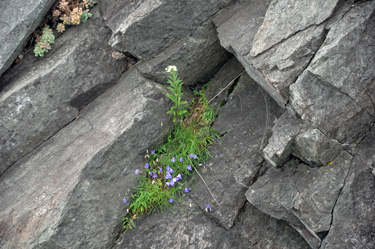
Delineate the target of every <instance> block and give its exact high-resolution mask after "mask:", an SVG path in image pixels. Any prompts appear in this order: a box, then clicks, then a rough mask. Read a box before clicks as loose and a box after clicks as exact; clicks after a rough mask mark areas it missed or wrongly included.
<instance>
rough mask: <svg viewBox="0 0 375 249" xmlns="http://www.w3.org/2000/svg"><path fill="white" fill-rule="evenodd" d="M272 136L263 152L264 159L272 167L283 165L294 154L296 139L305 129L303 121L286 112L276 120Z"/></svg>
mask: <svg viewBox="0 0 375 249" xmlns="http://www.w3.org/2000/svg"><path fill="white" fill-rule="evenodd" d="M274 122H275V126H274V127H273V128H272V136H271V138H270V140H269V142H268V144H267V146H266V148H264V150H263V156H264V159H266V160H267V161H268V162H269V163H270V164H271V165H272V166H274V167H276V166H279V165H281V164H282V163H283V162H284V161H285V160H286V159H287V158H288V157H289V155H290V154H291V153H292V150H293V145H294V140H295V137H296V136H297V135H298V134H299V132H300V131H301V129H302V127H303V123H302V122H301V120H299V119H297V118H296V117H294V116H293V115H291V114H289V113H288V112H285V113H284V114H283V115H282V116H281V117H280V118H279V119H275V121H274Z"/></svg>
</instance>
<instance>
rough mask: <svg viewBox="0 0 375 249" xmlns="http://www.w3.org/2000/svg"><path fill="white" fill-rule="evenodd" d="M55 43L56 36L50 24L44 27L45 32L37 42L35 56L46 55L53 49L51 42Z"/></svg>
mask: <svg viewBox="0 0 375 249" xmlns="http://www.w3.org/2000/svg"><path fill="white" fill-rule="evenodd" d="M53 43H55V36H54V35H53V32H52V29H50V28H49V26H48V25H47V26H45V27H44V28H43V34H42V36H40V37H39V38H38V39H37V41H36V44H35V48H34V53H35V56H41V57H42V56H44V53H47V52H48V50H49V49H51V44H53Z"/></svg>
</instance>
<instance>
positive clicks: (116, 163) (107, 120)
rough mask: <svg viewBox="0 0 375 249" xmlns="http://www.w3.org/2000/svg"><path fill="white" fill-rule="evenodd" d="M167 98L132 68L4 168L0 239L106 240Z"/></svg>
mask: <svg viewBox="0 0 375 249" xmlns="http://www.w3.org/2000/svg"><path fill="white" fill-rule="evenodd" d="M170 104H171V103H170V101H169V99H168V98H167V97H166V91H165V90H164V89H162V88H161V87H160V86H158V85H155V84H154V83H152V82H150V81H147V80H145V79H144V78H143V77H141V76H140V75H139V73H138V72H137V71H136V70H132V71H130V72H128V73H126V74H125V75H123V77H122V78H121V79H120V80H119V83H118V84H117V85H116V86H115V87H113V88H111V89H110V90H108V91H107V92H106V93H104V94H102V95H101V96H100V97H98V98H97V99H95V101H93V102H91V103H90V104H89V105H88V106H86V107H85V108H84V109H83V110H82V112H81V118H79V119H77V120H76V121H74V122H72V123H70V124H69V125H68V126H66V127H64V128H63V129H62V130H60V131H59V132H58V133H57V134H55V135H54V136H53V137H52V138H50V139H49V140H48V142H46V143H44V144H43V145H42V146H40V147H39V148H38V149H37V150H36V151H34V152H33V153H31V154H29V155H28V156H27V157H25V158H23V159H22V160H20V161H18V162H17V163H16V164H15V165H13V166H12V167H11V168H10V169H9V170H7V171H6V172H5V173H4V174H3V175H2V176H1V178H0V179H1V181H0V189H1V190H2V191H1V192H0V210H1V211H0V231H1V235H2V240H1V241H0V247H1V248H109V247H110V246H111V245H112V243H113V242H114V241H115V239H116V234H117V232H118V226H119V223H120V222H121V218H122V215H123V214H124V213H125V212H126V208H127V204H123V203H122V199H123V198H124V196H122V194H124V195H126V194H128V193H129V191H130V189H132V187H133V186H134V185H135V184H136V182H137V180H136V175H135V174H134V170H135V169H137V168H138V167H139V166H140V165H143V164H144V158H143V155H142V154H143V153H144V151H145V150H146V149H147V148H148V147H149V146H155V145H157V144H158V143H160V142H161V141H162V139H164V137H165V136H166V134H167V133H168V126H169V125H171V116H170V115H167V114H166V111H167V110H168V109H169V108H170ZM162 123H163V124H164V125H163V126H162V125H161V124H162ZM36 183H37V184H36ZM25 201H27V204H26V203H25Z"/></svg>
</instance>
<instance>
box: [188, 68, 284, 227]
mask: <svg viewBox="0 0 375 249" xmlns="http://www.w3.org/2000/svg"><path fill="white" fill-rule="evenodd" d="M240 68H241V67H240ZM214 78H215V77H214ZM213 80H214V79H213ZM213 87H214V86H213ZM216 89H217V91H218V92H219V91H220V90H221V88H220V86H219V85H218V86H217V88H216ZM211 91H212V90H211ZM233 110H236V111H233ZM281 113H282V108H280V107H279V106H278V105H277V103H276V102H275V101H274V100H273V99H272V98H270V97H269V96H268V95H267V94H266V93H265V92H264V90H262V89H261V88H260V87H259V86H258V84H256V83H255V82H254V81H253V80H252V79H251V78H250V77H249V76H248V75H247V74H246V73H244V74H242V75H241V77H240V79H239V81H238V83H237V85H236V87H235V88H234V90H233V92H232V93H231V94H230V95H229V96H228V99H227V102H226V104H225V105H224V106H223V107H221V109H220V112H219V117H218V118H217V119H216V120H215V124H214V125H213V129H215V130H216V131H217V132H218V134H220V136H221V139H220V140H217V141H216V144H215V145H213V146H212V147H211V148H210V154H211V156H212V157H213V158H212V159H210V160H208V161H207V162H206V163H207V166H204V167H202V168H201V169H200V170H202V173H201V176H202V177H203V178H204V180H205V182H206V184H207V185H208V187H209V189H210V191H211V193H212V195H213V197H212V196H211V193H210V191H209V190H208V189H207V187H206V185H205V184H204V183H203V182H202V181H201V179H200V178H199V177H196V182H197V184H193V185H194V187H195V189H196V191H192V192H191V194H190V197H191V198H192V199H193V200H194V202H195V203H197V204H198V205H199V206H200V207H201V208H202V209H204V208H205V206H206V205H207V204H209V205H210V206H211V207H213V209H214V211H213V212H210V213H209V214H208V215H209V217H211V218H212V219H214V220H215V221H217V222H218V223H219V224H220V225H221V226H223V227H225V228H227V229H229V228H230V227H232V226H233V224H234V220H235V218H236V217H237V215H238V213H239V211H240V208H241V207H242V206H243V204H244V202H245V200H246V198H245V195H244V194H245V192H246V190H247V188H248V187H249V186H250V185H251V183H252V182H253V181H254V179H255V177H256V175H257V173H258V172H259V168H260V166H261V163H262V161H263V159H262V157H261V155H260V153H259V152H260V151H261V150H262V149H263V147H264V146H265V145H266V143H267V140H268V138H269V136H270V135H271V127H272V125H273V120H274V119H275V118H276V117H279V116H280V115H281ZM238 171H240V172H241V174H239V173H237V172H238ZM244 176H245V177H244Z"/></svg>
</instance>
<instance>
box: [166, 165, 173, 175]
mask: <svg viewBox="0 0 375 249" xmlns="http://www.w3.org/2000/svg"><path fill="white" fill-rule="evenodd" d="M173 172H174V170H173V169H172V168H171V167H169V166H168V165H167V173H173Z"/></svg>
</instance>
